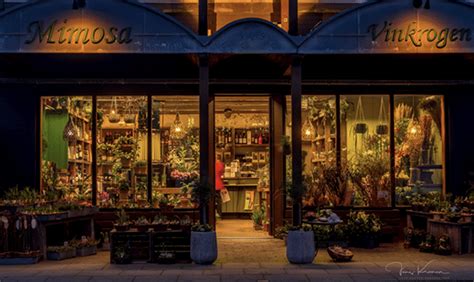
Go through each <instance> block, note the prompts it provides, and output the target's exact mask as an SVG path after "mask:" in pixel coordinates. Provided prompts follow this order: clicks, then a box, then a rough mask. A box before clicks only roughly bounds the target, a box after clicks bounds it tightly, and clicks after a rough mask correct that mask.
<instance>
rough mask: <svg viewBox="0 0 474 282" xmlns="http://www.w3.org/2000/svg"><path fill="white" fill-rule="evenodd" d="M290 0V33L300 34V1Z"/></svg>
mask: <svg viewBox="0 0 474 282" xmlns="http://www.w3.org/2000/svg"><path fill="white" fill-rule="evenodd" d="M288 1H289V5H288V33H289V34H290V35H298V1H297V0H288Z"/></svg>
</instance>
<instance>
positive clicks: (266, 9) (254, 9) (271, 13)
mask: <svg viewBox="0 0 474 282" xmlns="http://www.w3.org/2000/svg"><path fill="white" fill-rule="evenodd" d="M211 2H212V3H211ZM282 5H283V4H281V3H280V2H279V1H229V0H215V1H210V2H209V9H208V11H209V12H208V13H209V14H208V22H209V31H210V32H211V33H215V32H216V31H218V30H219V29H221V28H222V27H224V26H225V25H227V24H229V23H231V22H233V21H236V20H240V19H244V18H259V19H264V20H267V21H269V22H273V23H275V24H278V25H280V26H281V23H282V21H281V19H280V18H281V15H280V14H281V13H280V10H281V6H282ZM287 13H288V12H287ZM286 17H288V16H286ZM285 23H286V25H287V24H288V20H286V22H285Z"/></svg>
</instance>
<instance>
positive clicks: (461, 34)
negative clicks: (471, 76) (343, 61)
mask: <svg viewBox="0 0 474 282" xmlns="http://www.w3.org/2000/svg"><path fill="white" fill-rule="evenodd" d="M423 1H426V0H423ZM430 4H431V5H430V7H429V8H425V7H424V5H422V6H421V7H418V8H416V7H414V6H413V1H412V0H384V1H373V2H369V3H367V4H362V5H360V6H358V7H356V8H355V9H352V10H349V11H347V12H345V13H342V14H340V15H337V16H335V17H334V18H333V19H332V20H329V21H328V22H326V23H324V24H323V25H322V26H320V27H319V28H318V29H316V30H314V31H313V32H312V33H311V34H310V35H308V37H307V38H305V40H304V42H303V43H302V44H301V45H300V48H299V52H300V53H303V54H321V53H355V54H366V53H464V52H467V53H472V52H474V34H473V31H474V7H473V6H472V5H470V4H467V3H464V2H462V1H450V0H431V1H430Z"/></svg>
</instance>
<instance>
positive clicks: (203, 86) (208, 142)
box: [199, 55, 215, 225]
mask: <svg viewBox="0 0 474 282" xmlns="http://www.w3.org/2000/svg"><path fill="white" fill-rule="evenodd" d="M199 117H200V118H199V144H200V149H199V167H200V177H201V181H206V182H209V183H211V184H214V182H215V160H214V159H215V157H214V99H213V97H212V95H211V93H210V91H209V58H208V55H200V56H199ZM214 203H215V189H214V190H213V193H212V196H211V200H210V203H209V204H208V205H206V206H203V207H201V208H200V211H199V212H200V221H201V223H209V224H212V225H214V224H215V207H214V206H215V205H214Z"/></svg>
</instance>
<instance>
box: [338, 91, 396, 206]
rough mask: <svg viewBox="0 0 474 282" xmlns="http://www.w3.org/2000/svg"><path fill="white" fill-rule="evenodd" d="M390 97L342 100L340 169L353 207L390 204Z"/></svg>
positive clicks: (346, 97) (348, 97)
mask: <svg viewBox="0 0 474 282" xmlns="http://www.w3.org/2000/svg"><path fill="white" fill-rule="evenodd" d="M388 109H389V96H387V95H371V96H368V95H367V96H366V95H362V96H341V146H342V148H341V149H342V152H341V155H342V162H341V166H342V169H343V170H344V171H347V173H348V174H349V178H348V182H349V185H348V189H349V190H348V191H349V193H351V194H352V200H351V204H352V205H355V206H371V207H386V206H389V205H390V204H391V200H390V195H391V184H390V131H389V124H390V121H389V112H388Z"/></svg>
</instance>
